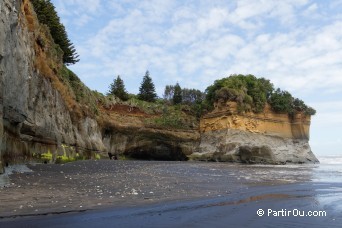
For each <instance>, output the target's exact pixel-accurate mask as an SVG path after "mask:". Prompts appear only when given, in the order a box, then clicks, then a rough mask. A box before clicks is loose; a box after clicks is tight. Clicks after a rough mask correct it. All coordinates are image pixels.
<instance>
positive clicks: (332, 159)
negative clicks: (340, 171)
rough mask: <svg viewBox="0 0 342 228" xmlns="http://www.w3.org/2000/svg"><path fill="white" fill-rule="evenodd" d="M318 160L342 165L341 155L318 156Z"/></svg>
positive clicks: (323, 162)
mask: <svg viewBox="0 0 342 228" xmlns="http://www.w3.org/2000/svg"><path fill="white" fill-rule="evenodd" d="M318 160H319V161H320V163H321V164H327V165H342V156H341V155H330V156H321V157H318Z"/></svg>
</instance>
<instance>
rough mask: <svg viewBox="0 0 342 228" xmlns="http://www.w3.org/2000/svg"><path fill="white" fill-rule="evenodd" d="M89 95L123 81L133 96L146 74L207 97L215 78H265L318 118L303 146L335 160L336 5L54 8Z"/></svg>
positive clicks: (155, 1) (338, 147) (113, 2)
mask: <svg viewBox="0 0 342 228" xmlns="http://www.w3.org/2000/svg"><path fill="white" fill-rule="evenodd" d="M52 2H53V3H54V5H55V6H56V9H57V12H58V14H59V16H60V17H61V20H62V22H63V24H64V25H65V27H66V30H67V32H68V35H69V38H70V40H71V41H72V42H73V43H74V45H75V47H76V50H77V52H78V54H79V55H80V62H78V63H77V64H75V65H73V66H70V68H71V69H72V70H73V71H74V72H75V73H76V74H77V75H78V76H79V77H80V78H81V80H82V81H83V82H84V83H85V84H86V85H87V86H88V87H89V88H91V89H92V90H97V91H99V92H102V93H106V92H107V91H108V86H109V84H110V83H111V82H112V81H113V79H114V78H116V76H117V75H120V76H121V78H122V79H123V80H124V83H125V86H126V89H127V90H128V92H129V93H138V90H139V86H140V83H141V81H142V77H143V76H144V75H145V72H146V70H149V72H150V76H151V77H152V80H153V82H154V83H155V86H156V90H157V93H158V95H159V96H162V94H163V91H164V88H165V85H174V84H176V83H177V82H178V83H179V84H180V85H181V87H183V88H196V89H200V90H202V91H204V90H205V89H206V87H207V86H209V85H211V84H212V83H213V82H214V81H215V80H216V79H220V78H223V77H227V76H229V75H231V74H253V75H255V76H257V77H265V78H267V79H270V80H271V82H272V83H273V84H274V86H275V87H276V88H278V87H280V88H281V89H283V90H287V91H289V92H290V93H291V94H292V95H293V96H294V97H298V98H300V99H302V100H304V101H305V102H306V103H307V104H308V105H310V106H312V107H314V108H315V109H316V110H317V114H316V115H315V116H313V117H312V120H311V131H310V134H311V135H310V145H311V147H312V150H313V152H314V153H315V154H316V155H318V156H325V155H342V133H341V130H342V0H315V1H314V0H282V1H277V0H52Z"/></svg>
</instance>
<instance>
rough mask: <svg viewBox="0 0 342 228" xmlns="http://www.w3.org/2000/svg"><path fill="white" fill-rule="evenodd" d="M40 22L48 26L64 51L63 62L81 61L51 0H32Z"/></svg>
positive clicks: (67, 63)
mask: <svg viewBox="0 0 342 228" xmlns="http://www.w3.org/2000/svg"><path fill="white" fill-rule="evenodd" d="M31 2H32V5H33V7H34V10H35V12H36V14H37V17H38V20H39V23H42V24H45V25H47V26H48V28H49V30H50V33H51V36H52V38H53V40H54V42H55V43H56V44H58V45H59V47H60V48H61V49H62V51H63V63H65V64H66V65H70V64H75V63H77V62H78V61H79V56H78V55H77V53H76V49H75V47H74V45H73V44H72V43H71V41H70V40H69V38H68V35H67V33H66V30H65V27H64V25H63V24H62V23H61V22H60V18H59V16H58V14H57V12H56V9H55V7H54V5H53V4H52V3H51V2H50V0H31Z"/></svg>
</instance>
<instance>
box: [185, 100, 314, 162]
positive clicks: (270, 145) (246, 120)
mask: <svg viewBox="0 0 342 228" xmlns="http://www.w3.org/2000/svg"><path fill="white" fill-rule="evenodd" d="M309 130H310V117H309V116H305V115H304V114H297V115H296V116H292V117H291V116H289V115H287V114H277V113H274V112H273V111H272V110H271V108H270V107H269V106H266V107H265V109H264V111H263V112H262V113H259V114H254V113H246V114H238V113H237V105H236V103H234V102H227V103H225V104H216V108H215V110H214V111H213V112H211V113H209V114H208V115H206V116H204V117H203V118H202V119H201V124H200V131H201V143H200V149H199V152H198V153H194V154H192V155H191V157H192V158H193V159H196V160H213V161H231V162H242V163H267V164H285V163H317V162H319V161H318V160H317V158H316V157H315V155H314V154H313V153H312V151H311V148H310V145H309V143H308V141H309Z"/></svg>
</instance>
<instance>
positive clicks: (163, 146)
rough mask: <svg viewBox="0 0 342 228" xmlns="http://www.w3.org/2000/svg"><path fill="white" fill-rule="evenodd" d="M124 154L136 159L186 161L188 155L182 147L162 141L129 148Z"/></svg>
mask: <svg viewBox="0 0 342 228" xmlns="http://www.w3.org/2000/svg"><path fill="white" fill-rule="evenodd" d="M123 154H124V155H125V156H127V157H129V158H132V159H138V160H157V161H186V160H188V157H187V156H186V155H185V154H184V153H183V151H182V148H180V147H179V146H175V145H172V144H168V143H164V142H152V143H148V144H144V145H140V146H137V147H133V148H130V149H128V150H126V151H124V153H123Z"/></svg>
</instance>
